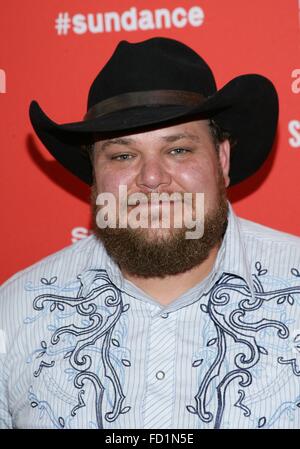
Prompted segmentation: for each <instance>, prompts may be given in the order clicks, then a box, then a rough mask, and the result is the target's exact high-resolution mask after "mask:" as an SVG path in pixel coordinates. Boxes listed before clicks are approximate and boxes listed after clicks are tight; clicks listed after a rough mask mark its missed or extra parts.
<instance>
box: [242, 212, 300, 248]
mask: <svg viewBox="0 0 300 449" xmlns="http://www.w3.org/2000/svg"><path fill="white" fill-rule="evenodd" d="M237 219H238V222H239V224H240V228H241V230H242V233H243V235H244V236H247V237H249V238H252V239H254V240H259V241H261V242H262V243H263V242H264V241H265V242H266V243H268V242H269V241H272V242H274V243H277V244H278V245H288V246H292V247H295V248H297V249H298V250H299V252H300V237H298V236H296V235H293V234H289V233H287V232H282V231H278V230H277V229H273V228H271V227H268V226H265V225H262V224H259V223H256V222H254V221H250V220H246V219H245V218H241V217H237Z"/></svg>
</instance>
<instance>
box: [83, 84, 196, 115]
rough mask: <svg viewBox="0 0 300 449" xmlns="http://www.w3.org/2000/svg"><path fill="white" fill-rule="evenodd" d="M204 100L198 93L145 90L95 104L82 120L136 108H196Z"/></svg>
mask: <svg viewBox="0 0 300 449" xmlns="http://www.w3.org/2000/svg"><path fill="white" fill-rule="evenodd" d="M204 100H205V97H204V95H202V94H200V93H198V92H190V91H185V90H145V91H139V92H127V93H125V94H121V95H116V96H114V97H112V98H108V99H106V100H103V101H100V102H99V103H97V104H95V105H94V106H92V107H91V108H90V109H89V110H88V112H87V113H86V114H85V116H84V120H90V119H94V118H96V117H101V116H103V115H106V114H110V113H111V112H115V111H120V110H122V109H128V108H134V107H137V106H146V107H147V106H152V105H153V106H154V105H156V106H160V105H178V106H198V105H199V104H200V103H202V102H203V101H204Z"/></svg>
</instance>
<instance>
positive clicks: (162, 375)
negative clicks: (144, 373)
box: [156, 371, 165, 380]
mask: <svg viewBox="0 0 300 449" xmlns="http://www.w3.org/2000/svg"><path fill="white" fill-rule="evenodd" d="M164 377H165V373H164V372H163V371H157V373H156V379H158V380H162V379H163V378H164Z"/></svg>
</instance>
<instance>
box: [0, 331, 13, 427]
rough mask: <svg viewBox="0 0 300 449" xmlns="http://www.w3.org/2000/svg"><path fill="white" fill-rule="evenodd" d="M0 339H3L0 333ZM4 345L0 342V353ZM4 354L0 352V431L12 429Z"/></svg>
mask: <svg viewBox="0 0 300 449" xmlns="http://www.w3.org/2000/svg"><path fill="white" fill-rule="evenodd" d="M0 339H1V340H2V339H3V336H1V332H0ZM4 344H5V343H3V341H0V351H3V346H4ZM5 361H6V354H5V353H3V352H0V429H12V428H13V426H12V417H11V415H10V413H9V407H8V392H7V376H6V370H5Z"/></svg>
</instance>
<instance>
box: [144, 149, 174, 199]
mask: <svg viewBox="0 0 300 449" xmlns="http://www.w3.org/2000/svg"><path fill="white" fill-rule="evenodd" d="M170 183H171V175H170V174H169V173H168V172H167V170H166V168H165V167H164V165H163V161H161V160H160V159H158V158H155V157H151V158H147V159H146V160H144V161H143V162H142V165H141V169H140V172H139V174H138V176H137V185H138V186H139V187H141V188H143V189H145V190H146V191H147V190H148V189H150V190H154V189H155V190H156V189H158V188H159V187H160V189H161V186H167V185H169V184H170Z"/></svg>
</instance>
